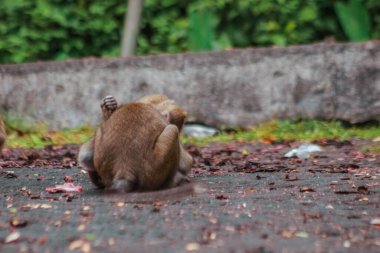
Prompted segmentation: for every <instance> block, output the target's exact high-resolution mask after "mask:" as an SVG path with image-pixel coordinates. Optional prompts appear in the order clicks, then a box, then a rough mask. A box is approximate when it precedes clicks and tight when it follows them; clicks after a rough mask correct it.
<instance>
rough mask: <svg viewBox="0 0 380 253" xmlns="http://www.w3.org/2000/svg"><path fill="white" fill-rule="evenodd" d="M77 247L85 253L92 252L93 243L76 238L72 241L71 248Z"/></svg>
mask: <svg viewBox="0 0 380 253" xmlns="http://www.w3.org/2000/svg"><path fill="white" fill-rule="evenodd" d="M76 249H79V250H80V251H82V252H83V253H89V252H91V245H90V243H89V242H87V241H85V240H82V239H79V240H75V241H73V242H71V243H70V245H69V250H76Z"/></svg>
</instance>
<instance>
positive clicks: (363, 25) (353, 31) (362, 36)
mask: <svg viewBox="0 0 380 253" xmlns="http://www.w3.org/2000/svg"><path fill="white" fill-rule="evenodd" d="M335 10H336V12H337V14H338V17H339V21H340V23H341V24H342V27H343V30H344V32H345V33H346V34H347V36H348V37H349V38H350V40H352V41H363V40H368V39H369V38H370V36H371V24H370V18H369V12H368V10H367V8H366V6H365V5H364V4H363V2H362V1H361V0H350V1H349V2H348V3H343V2H337V3H336V4H335Z"/></svg>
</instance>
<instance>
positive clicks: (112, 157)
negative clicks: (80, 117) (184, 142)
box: [78, 96, 192, 192]
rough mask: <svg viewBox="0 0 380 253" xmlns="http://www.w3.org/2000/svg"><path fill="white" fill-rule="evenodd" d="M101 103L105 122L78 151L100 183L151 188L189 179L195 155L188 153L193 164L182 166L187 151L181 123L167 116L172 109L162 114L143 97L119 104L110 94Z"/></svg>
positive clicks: (122, 187) (127, 189) (127, 188)
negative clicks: (180, 135)
mask: <svg viewBox="0 0 380 253" xmlns="http://www.w3.org/2000/svg"><path fill="white" fill-rule="evenodd" d="M101 108H102V116H103V122H102V123H101V125H100V127H99V128H98V129H97V131H96V133H95V135H94V137H93V138H92V139H91V140H90V141H88V142H87V143H85V144H83V145H82V147H81V149H80V152H79V155H78V161H79V163H80V164H81V165H82V166H83V167H84V168H85V169H86V170H87V171H88V173H89V176H90V179H91V181H92V182H93V183H94V184H95V185H96V186H97V187H99V188H109V189H116V190H122V191H124V192H131V191H151V190H159V189H164V188H170V187H173V186H177V185H180V184H182V183H183V182H188V181H189V180H188V178H187V177H186V175H187V174H188V170H190V167H191V163H192V158H191V156H190V155H189V154H187V153H186V155H187V156H189V157H190V159H191V163H190V162H189V161H188V160H186V161H184V162H182V163H181V164H182V169H181V168H180V153H181V152H182V151H184V150H183V148H182V147H181V145H180V143H179V128H178V126H176V125H173V124H170V121H169V122H168V120H167V118H166V116H167V115H170V111H168V113H167V115H163V114H162V113H160V111H159V110H158V109H157V108H155V107H154V105H153V104H149V103H144V102H136V103H131V104H125V105H121V106H119V107H118V106H117V102H116V100H115V99H114V98H113V97H111V96H108V97H106V98H104V99H103V101H102V103H101ZM165 113H166V112H165ZM186 159H189V158H188V157H186ZM189 163H190V165H189ZM184 164H186V166H190V167H189V168H187V167H186V168H185V165H184Z"/></svg>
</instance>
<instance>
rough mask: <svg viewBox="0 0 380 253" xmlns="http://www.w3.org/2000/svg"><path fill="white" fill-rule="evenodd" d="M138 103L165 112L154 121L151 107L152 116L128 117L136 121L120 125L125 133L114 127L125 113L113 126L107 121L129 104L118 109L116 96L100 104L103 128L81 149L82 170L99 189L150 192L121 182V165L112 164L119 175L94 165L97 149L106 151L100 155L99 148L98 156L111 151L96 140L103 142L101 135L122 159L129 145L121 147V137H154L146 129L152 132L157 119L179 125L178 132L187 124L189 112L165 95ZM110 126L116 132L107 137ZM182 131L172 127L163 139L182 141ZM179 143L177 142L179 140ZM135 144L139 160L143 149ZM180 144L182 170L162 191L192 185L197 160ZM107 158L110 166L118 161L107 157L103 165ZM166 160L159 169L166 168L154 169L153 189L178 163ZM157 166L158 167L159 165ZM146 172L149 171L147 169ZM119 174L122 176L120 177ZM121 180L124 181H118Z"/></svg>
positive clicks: (140, 114)
mask: <svg viewBox="0 0 380 253" xmlns="http://www.w3.org/2000/svg"><path fill="white" fill-rule="evenodd" d="M137 102H138V103H135V104H134V108H136V107H141V106H142V107H143V108H148V107H146V106H145V105H142V104H141V103H143V104H148V105H150V106H153V107H154V108H155V109H157V110H158V111H159V112H160V113H161V117H159V115H157V113H154V114H155V116H154V117H152V118H149V117H150V116H149V115H151V109H152V108H150V107H149V108H150V109H149V110H148V111H149V115H148V114H147V115H143V114H144V112H147V111H145V110H142V111H141V113H136V114H131V115H128V118H129V119H130V120H131V121H132V123H131V124H129V126H125V125H123V124H119V123H116V124H117V125H118V126H122V130H120V129H119V128H118V129H119V130H114V129H115V128H114V126H115V122H118V121H120V120H121V119H123V118H124V116H120V115H124V114H121V113H119V112H118V113H117V115H119V116H116V117H115V118H117V119H118V120H115V118H113V117H112V118H113V120H112V121H111V122H110V123H106V122H107V121H108V119H110V118H111V116H112V115H113V114H114V112H115V111H119V109H120V108H124V107H125V105H121V106H119V107H118V106H117V102H116V100H115V98H113V97H112V96H107V97H105V98H104V99H103V100H102V103H101V105H100V107H101V109H102V118H103V123H102V125H101V126H100V127H99V129H98V131H97V132H96V134H95V138H92V139H90V140H89V141H88V142H87V143H85V144H83V145H82V146H81V149H80V152H79V155H78V162H79V163H80V164H81V165H82V167H83V168H84V169H85V170H87V171H88V174H89V177H90V179H91V181H92V182H93V183H94V184H95V185H96V186H97V187H98V188H110V187H111V188H112V187H113V188H128V189H126V191H132V190H136V189H137V190H140V191H145V190H149V189H147V188H145V187H139V186H138V185H133V184H136V183H131V182H134V181H135V180H133V179H132V180H129V183H127V184H126V183H125V182H126V181H125V180H124V179H121V178H124V177H125V176H123V175H119V174H120V173H119V174H118V173H117V172H118V171H123V170H120V169H117V168H121V166H113V165H112V166H111V167H113V168H114V170H116V172H115V171H113V170H109V169H106V168H105V166H102V168H100V166H99V164H97V165H95V164H94V161H95V158H94V150H95V146H96V147H101V148H103V151H105V152H100V151H99V150H100V149H97V150H98V154H105V153H106V152H107V151H106V149H107V148H105V147H104V145H102V142H97V144H95V139H96V138H97V139H100V136H102V138H103V139H104V140H107V143H113V142H114V143H113V146H114V148H113V152H110V151H108V153H107V154H110V153H111V155H113V156H115V155H116V156H120V152H118V151H117V150H122V149H124V147H125V146H128V145H124V144H121V142H120V141H119V139H120V137H118V136H123V137H125V136H126V137H125V138H124V139H128V138H134V137H135V136H136V133H138V134H139V136H140V137H139V138H140V139H144V138H145V137H147V136H149V134H150V133H149V131H150V130H148V128H146V126H149V129H151V125H155V124H151V121H152V120H153V123H158V122H161V123H163V124H166V125H168V124H169V123H171V124H175V125H176V126H177V128H178V130H179V129H182V126H183V122H184V120H185V118H186V116H187V113H186V112H184V111H183V110H182V109H181V108H180V107H179V106H177V105H175V104H174V102H173V101H172V100H169V99H168V98H167V97H166V96H165V95H159V94H155V95H148V96H145V97H143V98H141V99H139V100H138V101H137ZM130 105H131V104H130ZM130 105H129V106H130ZM123 110H124V109H123ZM139 110H140V109H139ZM136 112H137V110H136ZM133 115H134V116H133ZM162 115H163V116H164V117H163V116H162ZM146 116H147V117H146ZM141 118H143V119H145V118H149V119H147V120H145V121H144V120H143V122H142V121H141ZM157 119H159V120H158V121H157ZM174 119H176V120H174ZM146 122H150V124H146ZM161 123H160V124H161ZM108 125H109V126H111V127H108V128H109V129H112V131H111V130H110V131H108V132H107V133H106V134H103V131H104V129H103V128H104V126H108ZM172 126H173V125H172ZM147 130H148V131H147ZM178 130H177V131H175V129H174V128H173V127H169V130H167V131H166V134H164V135H163V136H166V137H163V138H162V139H163V140H164V141H165V139H167V136H168V134H167V133H169V135H171V137H172V138H174V137H173V136H176V138H177V139H178ZM120 131H122V132H123V133H124V134H122V135H121V134H120ZM174 132H177V134H174ZM96 136H97V137H96ZM115 136H116V137H115ZM144 136H145V137H144ZM112 140H113V141H112ZM115 143H118V144H120V146H122V148H115V146H117V145H115ZM176 143H177V141H176ZM134 145H135V144H130V145H129V147H130V148H133V150H134V152H135V154H134V156H133V157H136V156H135V155H136V154H137V153H139V151H138V149H139V148H140V149H141V146H136V147H135V146H134ZM139 145H141V144H139ZM176 145H177V144H176ZM178 145H179V152H180V162H179V167H177V168H178V169H177V170H178V171H177V172H176V173H175V175H174V178H173V179H169V180H167V182H166V183H165V184H164V185H163V186H162V187H161V188H168V187H171V186H178V185H181V184H182V183H184V182H189V179H188V177H187V175H188V173H189V172H190V170H191V166H192V164H193V159H192V157H191V156H190V154H188V153H187V152H186V150H185V149H184V148H183V147H182V145H181V144H180V143H179V141H178ZM159 146H164V147H165V146H168V145H166V144H163V145H159ZM158 150H164V148H163V147H160V148H158ZM124 151H125V152H130V151H126V150H124ZM160 153H162V152H161V151H160V152H158V154H160ZM158 156H159V157H162V155H158ZM127 157H128V155H127ZM137 157H138V156H137ZM172 157H173V156H172ZM174 157H177V156H174ZM107 159H108V164H110V163H114V162H115V160H114V158H106V159H104V161H103V163H106V162H105V161H106V160H107ZM144 159H146V158H144ZM144 159H142V160H141V159H140V161H139V162H140V163H148V164H149V163H150V162H149V161H147V160H144ZM99 160H102V158H100V159H99ZM111 160H112V162H111ZM163 160H164V162H163V163H162V164H161V165H159V166H158V165H157V166H158V167H163V168H164V169H160V170H152V172H153V173H152V174H151V175H150V176H149V180H153V181H154V183H153V184H152V186H154V185H155V184H159V182H160V181H162V179H161V178H162V177H163V178H165V177H166V176H165V175H166V174H165V171H166V169H165V166H166V167H167V166H169V164H170V163H173V162H175V161H174V160H173V161H172V158H170V159H163ZM133 161H134V162H137V159H136V160H135V159H133ZM119 163H122V162H119ZM137 163H138V162H137ZM156 164H158V162H157V163H156ZM169 167H170V166H169ZM127 170H131V169H127ZM143 171H145V169H144V170H143ZM147 171H148V170H147ZM163 172H164V173H163ZM116 174H118V175H116ZM121 174H122V173H121ZM118 178H120V179H118ZM129 178H133V176H129ZM144 178H145V177H144ZM169 178H171V177H169ZM112 180H113V183H112V184H113V185H112V186H110V182H111V181H112ZM143 181H146V180H145V179H144V180H143ZM117 184H119V185H117ZM153 188H154V190H157V189H156V187H155V186H154V187H153ZM153 188H152V189H153Z"/></svg>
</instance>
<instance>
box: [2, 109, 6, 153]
mask: <svg viewBox="0 0 380 253" xmlns="http://www.w3.org/2000/svg"><path fill="white" fill-rule="evenodd" d="M6 137H7V135H6V133H5V125H4V121H3V119H2V117H1V116H0V153H1V150H2V149H3V146H4V143H5V139H6Z"/></svg>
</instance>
